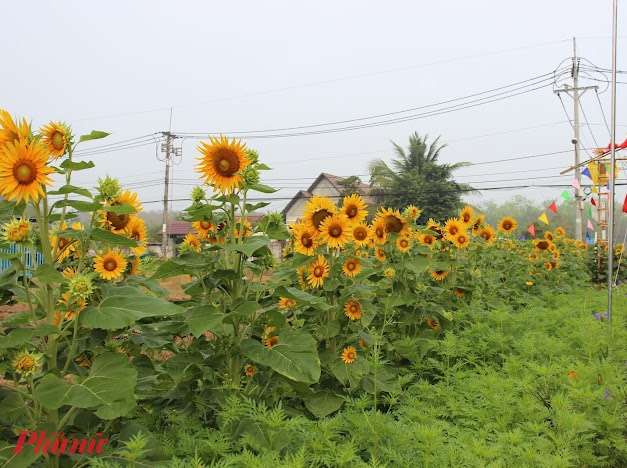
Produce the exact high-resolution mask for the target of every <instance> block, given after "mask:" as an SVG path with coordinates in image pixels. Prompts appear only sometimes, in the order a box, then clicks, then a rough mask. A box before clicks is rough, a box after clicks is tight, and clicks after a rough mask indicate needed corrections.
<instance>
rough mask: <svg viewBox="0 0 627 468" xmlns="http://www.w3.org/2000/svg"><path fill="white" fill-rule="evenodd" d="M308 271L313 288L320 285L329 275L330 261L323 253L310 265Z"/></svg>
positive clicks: (308, 277)
mask: <svg viewBox="0 0 627 468" xmlns="http://www.w3.org/2000/svg"><path fill="white" fill-rule="evenodd" d="M308 271H309V275H307V283H308V284H309V285H310V286H311V287H313V288H317V287H320V286H322V285H323V284H324V279H325V278H326V277H327V276H329V263H328V262H327V260H326V258H324V256H323V255H318V258H317V259H315V260H314V261H313V262H311V265H309V268H308Z"/></svg>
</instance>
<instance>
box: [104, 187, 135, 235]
mask: <svg viewBox="0 0 627 468" xmlns="http://www.w3.org/2000/svg"><path fill="white" fill-rule="evenodd" d="M122 204H126V205H131V206H132V207H133V208H134V209H135V212H139V211H141V210H142V204H141V202H140V201H139V200H137V194H136V193H134V192H131V191H130V190H126V191H124V193H122V195H120V196H119V197H116V198H115V199H114V200H113V201H112V202H111V203H110V204H109V205H108V206H120V205H122ZM102 211H103V215H102V219H101V220H100V223H101V225H102V226H103V227H104V228H108V229H109V230H111V232H114V233H116V234H124V230H125V229H126V227H127V226H128V224H129V223H130V222H131V218H132V217H134V216H135V215H134V214H116V213H114V212H113V211H107V206H104V207H103V208H102Z"/></svg>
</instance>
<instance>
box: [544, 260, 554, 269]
mask: <svg viewBox="0 0 627 468" xmlns="http://www.w3.org/2000/svg"><path fill="white" fill-rule="evenodd" d="M544 268H545V269H546V271H551V270H552V269H553V263H551V262H546V263H545V264H544Z"/></svg>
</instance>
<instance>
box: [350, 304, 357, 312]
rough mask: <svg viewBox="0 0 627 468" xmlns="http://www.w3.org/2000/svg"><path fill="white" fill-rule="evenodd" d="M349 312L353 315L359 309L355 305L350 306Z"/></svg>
mask: <svg viewBox="0 0 627 468" xmlns="http://www.w3.org/2000/svg"><path fill="white" fill-rule="evenodd" d="M350 311H351V312H352V313H353V314H354V313H355V312H358V311H359V308H358V307H357V306H356V305H355V304H352V305H351V307H350Z"/></svg>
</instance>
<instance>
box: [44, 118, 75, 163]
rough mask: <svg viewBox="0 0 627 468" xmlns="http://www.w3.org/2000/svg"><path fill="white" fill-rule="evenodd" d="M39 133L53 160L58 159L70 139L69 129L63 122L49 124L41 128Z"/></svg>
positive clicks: (65, 149) (63, 152)
mask: <svg viewBox="0 0 627 468" xmlns="http://www.w3.org/2000/svg"><path fill="white" fill-rule="evenodd" d="M39 133H40V134H41V136H42V138H41V139H42V141H43V142H44V144H45V145H46V146H47V147H48V149H49V150H50V154H51V155H52V158H53V159H58V158H60V157H61V156H63V155H64V154H65V152H66V151H67V145H68V141H69V140H70V138H71V134H70V129H69V128H68V126H67V125H66V124H64V123H63V122H50V123H49V124H48V125H46V126H44V127H41V128H40V129H39Z"/></svg>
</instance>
